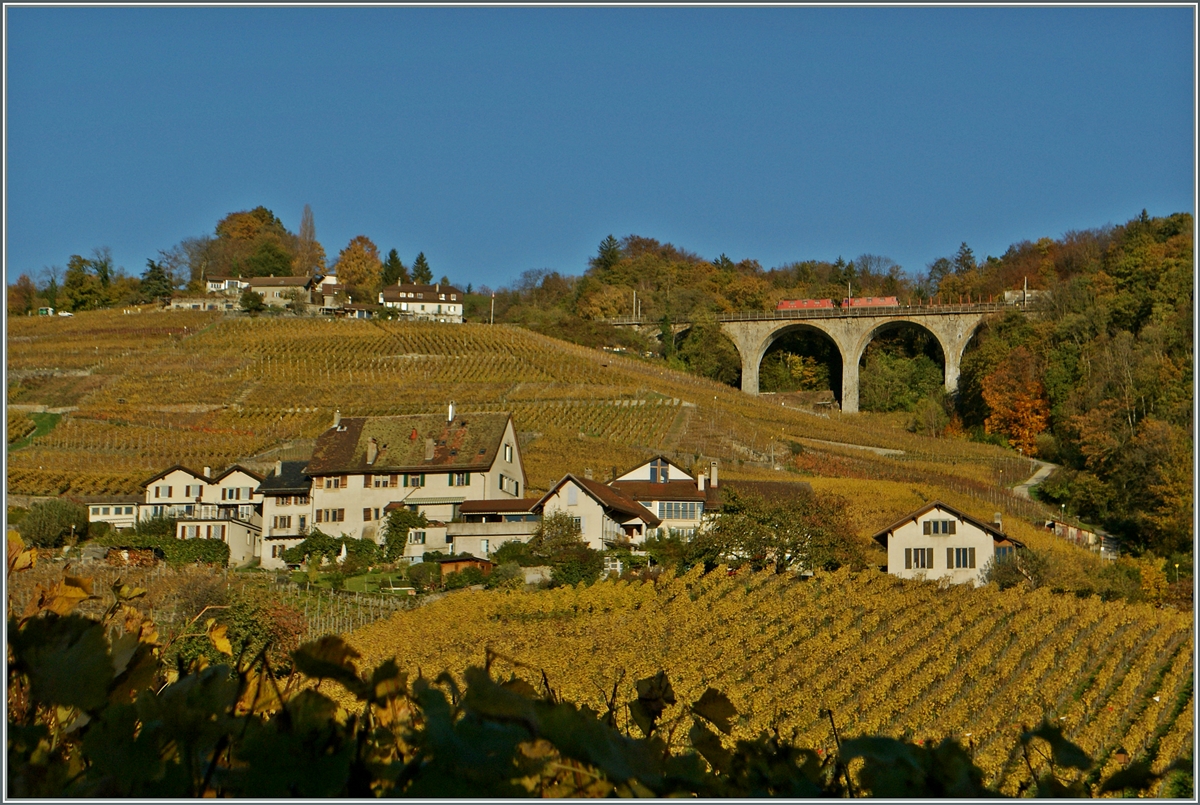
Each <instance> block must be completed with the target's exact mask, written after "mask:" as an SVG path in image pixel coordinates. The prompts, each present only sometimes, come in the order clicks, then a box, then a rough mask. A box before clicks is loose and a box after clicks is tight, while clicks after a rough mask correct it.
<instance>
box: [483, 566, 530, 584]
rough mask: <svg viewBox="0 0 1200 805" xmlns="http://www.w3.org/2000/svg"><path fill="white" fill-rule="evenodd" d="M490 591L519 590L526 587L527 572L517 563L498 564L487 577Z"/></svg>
mask: <svg viewBox="0 0 1200 805" xmlns="http://www.w3.org/2000/svg"><path fill="white" fill-rule="evenodd" d="M487 586H488V589H489V590H519V589H521V588H522V587H524V586H525V571H523V570H521V566H520V565H519V564H517V563H516V562H505V563H504V564H498V565H496V567H495V568H494V569H493V570H492V574H491V575H490V576H488V577H487Z"/></svg>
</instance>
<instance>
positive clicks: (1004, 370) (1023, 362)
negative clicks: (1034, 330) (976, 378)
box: [983, 347, 1050, 456]
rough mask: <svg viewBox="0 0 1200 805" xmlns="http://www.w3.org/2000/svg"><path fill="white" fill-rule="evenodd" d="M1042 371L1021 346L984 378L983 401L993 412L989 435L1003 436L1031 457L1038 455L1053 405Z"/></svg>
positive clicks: (989, 419) (988, 429)
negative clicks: (1047, 392)
mask: <svg viewBox="0 0 1200 805" xmlns="http://www.w3.org/2000/svg"><path fill="white" fill-rule="evenodd" d="M1039 374H1040V372H1039V368H1038V366H1037V364H1036V362H1035V361H1034V359H1033V356H1032V355H1031V354H1030V352H1029V350H1027V349H1026V348H1025V347H1017V348H1016V349H1014V350H1013V351H1012V352H1011V353H1009V355H1008V357H1007V358H1006V359H1005V360H1004V361H1002V362H1001V364H1000V365H999V366H998V367H996V369H995V371H993V372H992V373H991V374H989V375H988V376H987V377H985V378H984V379H983V399H984V401H985V402H986V403H987V405H988V408H990V409H991V413H990V414H989V415H988V417H987V419H986V420H985V421H984V427H985V428H986V430H987V432H988V433H999V434H1003V435H1004V436H1005V437H1007V439H1008V441H1009V443H1010V444H1011V445H1012V446H1013V447H1016V448H1017V449H1019V450H1020V451H1021V452H1022V453H1024V454H1025V455H1027V456H1035V455H1037V451H1038V446H1037V436H1038V434H1039V433H1042V432H1043V431H1045V430H1046V427H1047V425H1049V423H1050V404H1049V402H1048V401H1047V400H1046V389H1045V387H1043V385H1042V381H1041V378H1040V377H1039Z"/></svg>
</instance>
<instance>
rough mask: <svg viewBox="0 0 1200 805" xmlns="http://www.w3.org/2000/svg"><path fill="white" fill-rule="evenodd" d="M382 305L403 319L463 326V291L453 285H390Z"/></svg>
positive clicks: (385, 290)
mask: <svg viewBox="0 0 1200 805" xmlns="http://www.w3.org/2000/svg"><path fill="white" fill-rule="evenodd" d="M379 304H381V305H383V307H384V308H385V309H386V310H390V311H392V312H394V313H396V314H397V315H399V316H400V318H402V319H410V320H413V321H441V322H452V323H454V324H462V314H463V292H462V291H460V290H459V289H458V288H455V287H453V286H451V285H440V284H438V285H389V286H388V287H386V288H384V289H383V290H382V291H380V292H379Z"/></svg>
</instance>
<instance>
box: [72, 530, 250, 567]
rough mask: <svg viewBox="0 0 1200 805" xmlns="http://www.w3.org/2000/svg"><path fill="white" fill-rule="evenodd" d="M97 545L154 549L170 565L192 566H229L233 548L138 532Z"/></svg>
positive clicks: (114, 536) (115, 535)
mask: <svg viewBox="0 0 1200 805" xmlns="http://www.w3.org/2000/svg"><path fill="white" fill-rule="evenodd" d="M92 544H94V545H104V546H106V547H109V548H120V549H122V550H130V549H134V548H151V549H153V550H154V551H155V552H157V553H159V554H161V555H162V557H163V558H164V559H165V560H166V561H167V564H170V565H190V564H193V563H196V562H200V563H202V564H208V565H222V566H224V565H228V564H229V545H227V544H226V543H225V542H223V541H222V540H219V539H178V538H176V537H174V536H169V537H158V536H148V535H145V534H139V533H138V532H137V531H132V532H129V531H119V532H116V533H113V534H108V535H106V536H104V537H100V538H98V539H94V540H92Z"/></svg>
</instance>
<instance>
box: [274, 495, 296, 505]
mask: <svg viewBox="0 0 1200 805" xmlns="http://www.w3.org/2000/svg"><path fill="white" fill-rule="evenodd" d="M275 505H276V506H291V505H292V499H291V498H290V497H287V496H286V495H285V496H282V497H278V498H276V499H275Z"/></svg>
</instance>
